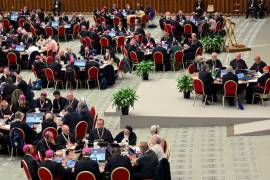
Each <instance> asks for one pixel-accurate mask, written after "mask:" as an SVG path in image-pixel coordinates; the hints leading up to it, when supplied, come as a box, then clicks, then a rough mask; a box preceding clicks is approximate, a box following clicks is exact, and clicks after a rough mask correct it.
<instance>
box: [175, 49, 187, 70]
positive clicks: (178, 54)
mask: <svg viewBox="0 0 270 180" xmlns="http://www.w3.org/2000/svg"><path fill="white" fill-rule="evenodd" d="M173 57H174V58H173V64H172V66H173V70H174V71H175V64H181V65H182V66H183V69H185V66H184V63H183V60H184V53H183V52H182V51H180V50H178V51H176V52H175V53H174V56H173Z"/></svg>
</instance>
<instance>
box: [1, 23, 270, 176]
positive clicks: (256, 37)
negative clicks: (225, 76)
mask: <svg viewBox="0 0 270 180" xmlns="http://www.w3.org/2000/svg"><path fill="white" fill-rule="evenodd" d="M234 21H235V22H236V23H237V28H236V29H237V30H236V32H237V39H238V40H239V42H242V43H245V44H247V45H249V46H253V45H261V44H268V43H269V42H270V37H269V35H268V34H267V33H268V32H269V30H270V19H269V18H268V19H264V20H260V21H251V20H245V19H242V18H240V19H234ZM156 24H157V22H156ZM150 31H151V33H152V35H153V36H154V37H155V38H156V39H160V34H161V31H160V30H159V28H157V29H151V30H150ZM262 33H263V34H262ZM68 46H69V47H72V48H73V49H74V51H75V53H78V49H79V41H78V40H77V41H73V42H68V43H61V48H62V49H65V48H66V47H68ZM267 46H269V45H265V46H263V47H261V46H257V47H254V48H253V51H252V52H245V53H243V57H244V59H246V60H247V62H248V65H251V63H252V59H253V57H254V54H255V53H257V52H258V53H260V54H261V55H262V57H263V58H264V60H265V61H266V62H268V63H270V61H269V60H268V59H266V58H267V57H268V58H269V47H267ZM206 56H209V55H206ZM230 57H231V58H232V57H233V56H232V55H230ZM227 58H228V54H225V53H222V54H221V55H220V59H221V60H222V61H223V63H224V64H226V63H227V62H228V60H227ZM181 73H182V72H177V73H174V72H165V73H153V74H151V76H153V77H154V78H155V79H161V78H162V79H176V77H178V76H179V75H180V74H181ZM23 75H24V76H23V77H25V79H27V80H28V79H29V78H30V77H32V78H33V76H32V74H31V72H29V71H27V72H23ZM140 82H141V80H140V78H138V77H136V76H135V75H134V74H128V75H127V79H119V80H118V81H117V83H116V84H115V85H114V87H112V88H109V89H106V90H102V91H100V90H97V89H91V90H86V89H82V90H77V91H74V93H75V96H76V97H78V98H81V97H85V98H86V99H87V101H88V103H89V105H90V106H92V105H93V106H95V107H96V108H97V111H98V113H99V115H100V116H103V112H104V111H105V110H106V109H107V107H108V106H109V104H110V103H111V99H112V94H113V92H114V91H116V90H118V89H120V88H122V87H127V86H129V87H133V88H135V89H136V88H137V87H138V86H139V85H140ZM52 92H53V90H52V89H49V90H48V93H49V94H50V96H51V94H52ZM38 93H39V92H36V94H38ZM61 93H63V95H65V90H62V91H61ZM266 110H269V109H268V108H266ZM243 113H244V112H243ZM105 121H106V124H105V126H106V127H108V128H109V129H111V131H112V133H113V135H115V134H116V133H117V132H119V131H120V129H119V118H118V117H106V118H105ZM135 132H136V134H137V136H138V142H139V141H148V140H149V138H150V132H149V129H148V128H147V129H135ZM161 136H162V137H165V138H166V139H167V140H168V141H169V144H170V146H171V150H172V152H171V158H170V163H171V173H172V178H173V180H269V178H270V171H269V168H270V165H269V162H270V161H269V160H270V152H269V149H270V137H269V136H258V137H256V136H254V137H253V136H252V137H227V136H226V128H225V127H205V128H170V129H165V128H163V129H161ZM0 174H1V176H0V179H3V180H6V179H9V180H17V179H18V180H21V179H25V175H24V172H23V170H22V169H21V168H20V163H19V159H14V160H13V161H10V160H9V159H8V157H7V156H2V155H1V156H0Z"/></svg>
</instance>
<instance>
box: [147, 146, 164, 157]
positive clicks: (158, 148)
mask: <svg viewBox="0 0 270 180" xmlns="http://www.w3.org/2000/svg"><path fill="white" fill-rule="evenodd" d="M150 149H152V151H154V152H155V153H156V155H157V157H158V160H159V161H160V160H161V159H162V158H165V157H166V156H165V154H164V151H163V149H162V147H161V145H160V144H155V145H153V146H152V147H151V148H150Z"/></svg>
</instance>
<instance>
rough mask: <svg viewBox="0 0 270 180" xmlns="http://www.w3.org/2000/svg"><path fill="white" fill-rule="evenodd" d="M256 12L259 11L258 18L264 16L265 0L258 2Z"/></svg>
mask: <svg viewBox="0 0 270 180" xmlns="http://www.w3.org/2000/svg"><path fill="white" fill-rule="evenodd" d="M258 11H259V17H260V18H263V17H264V16H265V13H266V12H267V8H266V5H265V0H259V3H258Z"/></svg>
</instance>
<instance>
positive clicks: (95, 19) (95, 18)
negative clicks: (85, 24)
mask: <svg viewBox="0 0 270 180" xmlns="http://www.w3.org/2000/svg"><path fill="white" fill-rule="evenodd" d="M93 18H94V22H95V23H96V25H98V24H99V23H98V19H97V17H96V16H94V17H93Z"/></svg>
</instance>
